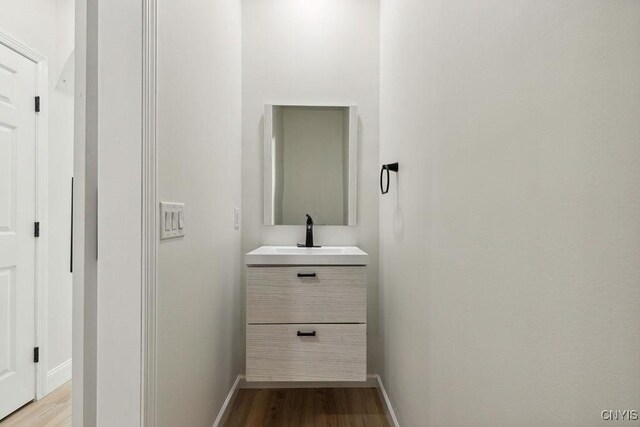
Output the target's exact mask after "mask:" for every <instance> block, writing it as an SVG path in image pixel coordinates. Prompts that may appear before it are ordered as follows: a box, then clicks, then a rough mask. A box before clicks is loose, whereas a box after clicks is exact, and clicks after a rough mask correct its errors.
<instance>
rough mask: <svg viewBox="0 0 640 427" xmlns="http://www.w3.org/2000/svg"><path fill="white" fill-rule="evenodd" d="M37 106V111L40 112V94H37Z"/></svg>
mask: <svg viewBox="0 0 640 427" xmlns="http://www.w3.org/2000/svg"><path fill="white" fill-rule="evenodd" d="M35 107H36V113H39V112H40V97H39V96H36V105H35Z"/></svg>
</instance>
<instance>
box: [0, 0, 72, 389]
mask: <svg viewBox="0 0 640 427" xmlns="http://www.w3.org/2000/svg"><path fill="white" fill-rule="evenodd" d="M0 10H2V13H1V14H0V31H2V32H5V33H7V34H9V35H10V36H12V37H14V38H16V39H18V40H20V41H22V42H23V43H25V44H27V45H28V46H29V47H31V48H32V49H34V50H36V51H38V52H39V53H41V54H42V55H44V56H46V57H47V59H48V66H49V99H48V108H49V150H48V151H49V162H48V169H49V173H48V182H49V187H48V193H49V194H48V197H49V201H48V205H49V216H48V218H46V219H44V220H42V221H41V223H42V227H43V230H46V231H47V232H48V239H49V240H48V254H49V264H48V275H47V277H48V283H47V290H46V293H47V316H46V317H47V331H46V338H45V340H44V341H41V342H40V343H39V344H40V346H41V351H42V354H43V360H44V363H45V369H46V370H47V372H48V375H47V387H46V391H47V392H49V391H51V390H53V389H55V388H56V387H58V386H60V385H61V384H62V383H64V382H66V381H68V380H69V379H70V378H71V317H72V316H71V310H72V308H71V304H72V302H71V301H72V299H71V293H72V282H71V279H72V276H71V273H70V272H69V263H70V259H69V258H70V241H71V237H70V230H71V223H70V216H71V177H72V175H73V95H71V94H68V93H64V92H62V91H60V90H59V89H58V88H57V87H56V86H57V82H58V78H59V76H60V73H61V72H62V69H63V67H64V65H65V62H66V61H67V58H68V57H69V55H71V53H72V52H73V49H74V2H73V0H57V1H51V0H37V1H28V2H16V1H9V0H2V1H0Z"/></svg>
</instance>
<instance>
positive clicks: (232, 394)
mask: <svg viewBox="0 0 640 427" xmlns="http://www.w3.org/2000/svg"><path fill="white" fill-rule="evenodd" d="M243 378H244V376H242V375H238V376H237V377H236V380H235V381H234V382H233V385H232V386H231V390H229V394H227V398H226V399H225V400H224V403H223V404H222V408H220V412H218V416H217V417H216V420H215V421H214V422H213V427H220V426H221V425H222V424H224V422H225V421H226V419H227V417H228V416H229V410H230V409H231V406H233V401H234V400H235V398H236V395H237V394H238V390H240V387H238V385H239V384H240V381H241V380H242V379H243Z"/></svg>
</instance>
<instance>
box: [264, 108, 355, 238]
mask: <svg viewBox="0 0 640 427" xmlns="http://www.w3.org/2000/svg"><path fill="white" fill-rule="evenodd" d="M357 152H358V112H357V107H356V106H354V105H351V106H306V105H272V104H267V105H265V111H264V223H265V225H304V224H305V223H306V215H305V214H309V215H311V217H312V218H313V221H314V223H315V224H316V225H349V226H354V225H356V201H357V195H356V186H357V183H356V178H357V164H358V160H357Z"/></svg>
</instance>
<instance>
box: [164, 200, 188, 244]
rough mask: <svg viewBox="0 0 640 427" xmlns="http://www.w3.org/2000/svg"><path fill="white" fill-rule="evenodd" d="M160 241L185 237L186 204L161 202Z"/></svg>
mask: <svg viewBox="0 0 640 427" xmlns="http://www.w3.org/2000/svg"><path fill="white" fill-rule="evenodd" d="M160 220H161V222H164V224H160V239H172V238H175V237H183V236H184V235H185V228H186V220H185V205H184V203H173V202H160Z"/></svg>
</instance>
